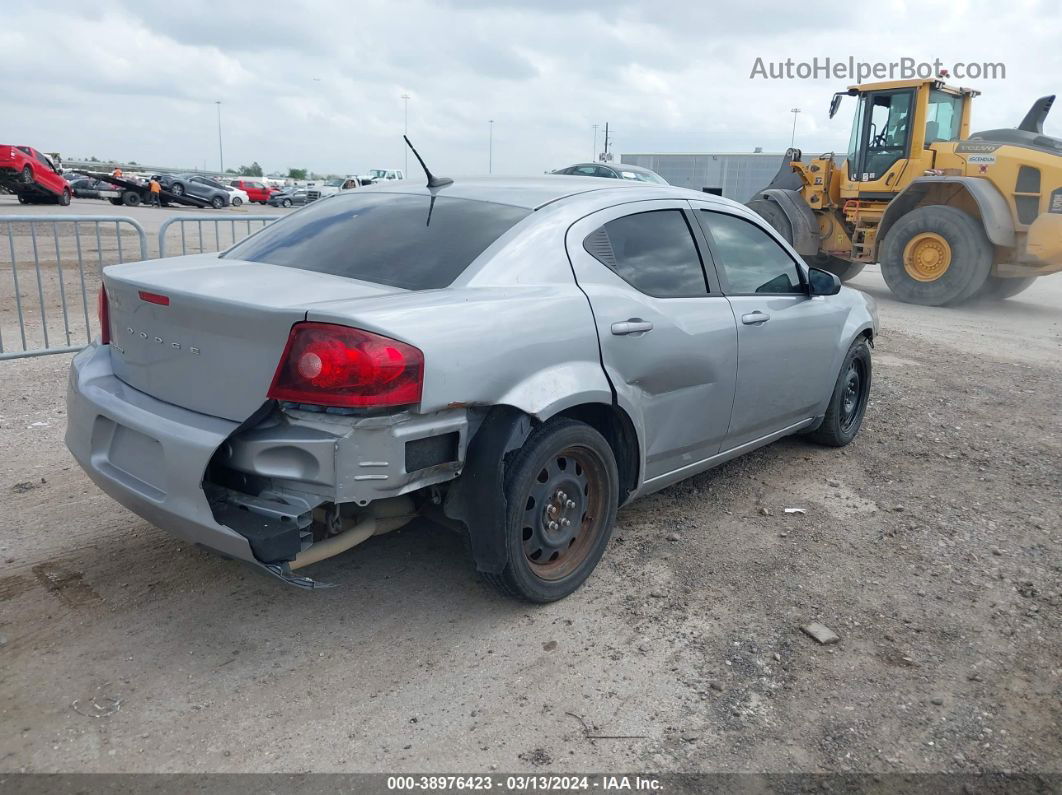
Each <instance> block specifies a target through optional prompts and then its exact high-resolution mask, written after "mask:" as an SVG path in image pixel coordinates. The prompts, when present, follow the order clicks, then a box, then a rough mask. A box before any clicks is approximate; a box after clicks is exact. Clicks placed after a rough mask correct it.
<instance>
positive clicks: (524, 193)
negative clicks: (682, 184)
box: [357, 174, 707, 210]
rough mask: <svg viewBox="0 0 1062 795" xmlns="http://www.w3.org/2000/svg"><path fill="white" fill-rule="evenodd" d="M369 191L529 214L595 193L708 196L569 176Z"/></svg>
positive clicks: (384, 186) (409, 183) (397, 185)
mask: <svg viewBox="0 0 1062 795" xmlns="http://www.w3.org/2000/svg"><path fill="white" fill-rule="evenodd" d="M369 191H372V192H376V193H411V194H418V195H430V194H432V193H434V194H435V195H436V196H448V197H451V198H455V199H470V200H473V201H485V202H494V203H495V204H509V205H512V206H515V207H526V208H527V209H529V210H537V209H539V208H540V207H544V206H545V205H547V204H552V203H553V202H556V201H560V200H562V199H567V198H569V197H572V196H578V195H581V194H586V193H592V192H605V191H643V193H642V194H641V195H642V196H643V197H644V198H651V199H667V198H677V199H689V198H692V197H699V198H704V197H705V196H706V195H707V194H701V193H697V192H696V191H691V190H688V189H686V188H675V187H671V186H668V185H657V184H653V183H647V182H631V181H625V180H604V179H601V178H600V177H573V176H568V175H566V174H548V175H545V176H541V177H460V178H459V177H454V181H453V183H451V184H449V185H446V186H444V187H441V188H435V189H434V190H429V189H428V188H427V186H421V185H418V184H417V183H416V182H414V181H413V180H409V179H407V180H404V181H401V182H391V183H376V184H373V185H368V186H366V187H364V188H359V189H358V191H357V193H359V194H361V195H364V194H365V193H366V192H369ZM649 191H652V192H653V195H651V196H650V195H649V193H648V192H649Z"/></svg>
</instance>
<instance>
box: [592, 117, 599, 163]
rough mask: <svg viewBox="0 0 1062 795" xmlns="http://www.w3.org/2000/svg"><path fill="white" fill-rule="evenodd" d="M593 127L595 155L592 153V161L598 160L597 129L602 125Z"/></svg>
mask: <svg viewBox="0 0 1062 795" xmlns="http://www.w3.org/2000/svg"><path fill="white" fill-rule="evenodd" d="M591 126H592V127H593V128H594V151H593V153H592V154H591V155H590V160H591V161H594V160H597V128H598V127H599V126H600V125H598V124H594V125H591Z"/></svg>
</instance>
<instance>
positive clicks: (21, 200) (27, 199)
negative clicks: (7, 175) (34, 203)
mask: <svg viewBox="0 0 1062 795" xmlns="http://www.w3.org/2000/svg"><path fill="white" fill-rule="evenodd" d="M18 203H19V204H30V197H29V196H27V195H26V194H24V193H20V194H18Z"/></svg>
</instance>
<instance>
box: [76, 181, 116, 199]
mask: <svg viewBox="0 0 1062 795" xmlns="http://www.w3.org/2000/svg"><path fill="white" fill-rule="evenodd" d="M70 190H71V191H72V192H73V194H74V196H75V197H76V198H78V199H108V198H112V197H114V196H119V195H120V194H121V188H119V187H117V186H116V185H112V184H111V183H109V182H105V181H104V180H102V179H94V178H92V177H75V178H74V179H73V181H72V182H71V183H70ZM101 194H103V195H101Z"/></svg>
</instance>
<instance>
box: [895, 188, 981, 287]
mask: <svg viewBox="0 0 1062 795" xmlns="http://www.w3.org/2000/svg"><path fill="white" fill-rule="evenodd" d="M992 256H993V249H992V243H991V241H989V239H988V236H987V235H986V234H985V230H984V226H983V225H982V224H981V222H980V221H978V220H977V219H976V218H974V217H973V216H971V215H967V214H966V213H964V212H963V211H962V210H958V209H956V208H954V207H945V206H941V205H933V206H929V207H919V208H917V209H915V210H912V211H911V212H909V213H908V214H907V215H905V216H903V217H902V218H901V219H900V220H899V221H897V222H896V224H895V225H894V226H893V227H892V229H890V230H889V232H888V234H887V235H886V236H885V242H884V243H883V244H882V247H881V275H882V276H884V277H885V283H886V284H888V285H889V289H890V290H892V292H893V294H894V295H895V296H896V297H897V298H899V299H900V300H901V301H905V302H907V303H909V304H922V305H924V306H942V305H943V304H954V303H958V302H960V301H965V300H966V299H967V298H969V297H970V296H972V295H973V294H974V293H975V292H977V290H978V289H980V287H981V286H982V285H983V284H984V283H985V279H987V278H988V273H989V271H991V270H992Z"/></svg>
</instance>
